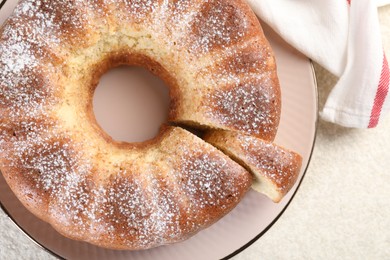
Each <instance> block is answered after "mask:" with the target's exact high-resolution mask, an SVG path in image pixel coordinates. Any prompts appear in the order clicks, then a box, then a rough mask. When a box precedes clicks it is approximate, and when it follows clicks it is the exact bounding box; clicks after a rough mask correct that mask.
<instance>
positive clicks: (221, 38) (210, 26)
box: [189, 0, 249, 53]
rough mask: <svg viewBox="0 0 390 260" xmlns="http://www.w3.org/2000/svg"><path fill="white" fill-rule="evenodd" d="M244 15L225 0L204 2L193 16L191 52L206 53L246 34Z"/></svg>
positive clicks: (222, 47) (247, 27)
mask: <svg viewBox="0 0 390 260" xmlns="http://www.w3.org/2000/svg"><path fill="white" fill-rule="evenodd" d="M248 30H249V24H248V23H247V19H246V16H245V15H244V14H243V13H241V12H240V10H238V9H236V8H234V7H233V5H231V3H229V1H225V0H215V1H213V3H212V4H211V3H208V2H207V1H206V2H204V6H203V9H202V10H201V11H200V12H199V13H198V15H197V16H196V17H195V18H194V20H193V23H192V33H191V34H190V39H191V41H192V42H191V43H190V48H189V51H190V52H191V53H207V52H209V51H210V50H212V49H214V48H216V47H218V49H224V48H225V47H228V46H229V45H231V44H233V43H237V42H238V41H239V40H240V39H241V38H242V37H243V36H245V35H246V34H248Z"/></svg>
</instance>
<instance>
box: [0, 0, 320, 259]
mask: <svg viewBox="0 0 390 260" xmlns="http://www.w3.org/2000/svg"><path fill="white" fill-rule="evenodd" d="M6 2H7V0H2V1H1V2H0V9H1V8H2V7H3V6H4V4H5V3H6ZM308 61H309V63H310V64H309V65H310V69H311V72H312V76H313V81H314V82H313V83H314V86H313V87H314V94H315V121H314V135H313V141H312V145H311V151H310V155H309V157H308V161H307V164H306V167H305V169H304V171H303V173H302V177H301V178H300V180H299V182H298V184H297V187H296V189H295V190H294V193H293V194H292V196H291V198H290V199H289V200H288V202H287V203H286V205H285V206H284V207H283V209H282V210H281V211H280V212H279V214H278V215H277V216H276V217H275V218H274V219H273V220H272V221H271V223H269V224H268V225H267V227H266V228H265V229H263V230H262V231H261V232H260V233H259V234H258V235H256V236H255V237H254V238H252V239H251V240H249V241H248V242H247V243H245V244H244V245H242V246H241V247H239V248H238V249H236V250H235V251H233V252H232V253H230V254H229V255H227V256H225V257H223V258H221V260H227V259H230V258H232V257H234V256H236V255H238V254H240V253H241V252H243V251H244V250H245V249H247V248H248V247H250V246H251V245H252V244H253V243H255V242H256V241H257V240H258V239H260V238H261V237H262V236H263V235H264V234H265V233H267V232H268V230H269V229H271V227H272V226H273V225H274V224H275V223H276V222H277V221H278V220H279V219H280V217H281V216H282V215H283V214H284V212H285V211H286V210H287V208H288V207H289V205H290V203H291V202H292V201H293V199H294V197H295V195H296V194H297V192H298V190H299V188H300V186H301V184H302V182H303V180H304V178H305V176H306V173H307V170H308V168H309V165H310V162H311V159H312V157H313V152H314V147H315V144H316V140H317V133H318V120H319V104H318V102H319V96H318V85H317V80H316V73H315V70H314V65H313V61H312V60H311V59H308ZM0 209H1V210H2V211H3V212H4V213H5V215H6V216H7V218H8V219H9V220H11V222H12V223H13V224H14V225H15V226H16V227H17V228H18V229H19V230H20V231H21V232H22V233H23V234H24V235H25V236H26V237H27V238H29V240H31V241H32V242H33V243H34V244H35V245H36V246H37V247H39V248H41V249H42V250H44V251H45V252H47V253H49V254H50V255H51V256H53V257H56V258H57V259H64V260H66V258H64V257H62V256H60V255H58V254H57V253H55V252H54V251H52V250H50V249H49V248H47V247H45V246H44V245H43V244H41V243H40V242H38V241H37V240H35V239H34V238H33V237H32V236H31V235H30V234H29V233H28V232H27V231H26V230H25V229H24V228H23V227H22V226H20V225H19V224H18V223H17V221H16V220H15V219H14V218H13V217H12V215H11V214H10V213H9V211H8V210H7V209H6V208H5V206H4V205H3V203H2V202H1V200H0Z"/></svg>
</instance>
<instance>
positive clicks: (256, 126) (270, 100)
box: [207, 73, 279, 135]
mask: <svg viewBox="0 0 390 260" xmlns="http://www.w3.org/2000/svg"><path fill="white" fill-rule="evenodd" d="M267 74H268V73H265V74H263V75H261V76H260V77H259V78H258V79H257V80H251V81H249V82H247V83H239V84H237V85H230V86H228V87H226V89H217V90H215V91H213V92H211V93H210V94H208V96H207V100H208V101H209V104H211V106H210V107H211V108H212V109H211V110H209V111H208V114H209V116H211V117H213V118H216V119H218V120H220V122H221V123H222V124H223V125H227V126H231V127H233V128H235V129H236V130H239V131H242V132H245V133H247V134H255V135H260V134H264V133H269V132H272V131H274V130H275V129H276V128H277V124H278V122H279V119H278V118H277V116H278V114H279V113H278V111H277V106H278V102H279V100H278V97H277V96H276V95H275V93H274V89H273V85H272V83H271V82H270V77H269V75H267Z"/></svg>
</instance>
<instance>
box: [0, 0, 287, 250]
mask: <svg viewBox="0 0 390 260" xmlns="http://www.w3.org/2000/svg"><path fill="white" fill-rule="evenodd" d="M259 60H261V62H259ZM241 62H242V63H241ZM121 64H126V65H137V66H144V67H146V68H147V69H149V70H150V71H152V72H153V73H155V74H156V75H158V76H159V77H161V78H163V79H164V80H165V81H166V83H167V84H168V85H169V86H170V96H171V108H170V115H169V121H170V122H176V123H177V122H179V123H181V122H185V123H187V124H192V125H196V126H198V127H201V128H219V129H227V130H231V131H235V132H241V133H245V134H253V135H254V136H260V137H262V138H265V139H267V140H272V139H273V137H274V135H275V133H276V130H277V125H278V122H279V114H280V90H279V85H278V82H277V77H276V72H275V64H274V61H273V55H272V51H271V50H270V47H269V44H268V43H267V41H266V39H265V38H264V35H262V31H261V27H260V24H259V22H258V20H257V18H256V16H255V15H254V14H253V12H252V11H251V10H250V8H249V7H248V5H247V4H246V3H245V2H244V1H243V0H235V1H233V0H226V1H225V0H224V1H222V0H211V1H210V0H209V1H203V0H202V1H201V0H196V1H184V0H182V1H168V2H167V1H162V0H161V1H152V0H142V1H138V0H137V1H124V0H123V1H122V0H121V1H114V0H107V1H100V0H89V1H76V0H70V1H54V0H53V1H33V0H22V1H21V2H20V3H19V4H18V5H17V7H16V9H15V11H14V14H13V15H12V16H11V18H10V19H9V20H8V21H7V22H6V23H5V25H4V27H3V28H2V29H1V31H0V115H1V116H2V117H1V118H0V169H1V171H2V172H3V175H4V177H5V179H6V181H7V182H8V184H9V185H10V187H11V189H12V190H13V191H14V192H15V194H16V195H17V197H18V198H19V199H20V200H21V201H22V203H23V204H24V205H25V206H26V207H27V208H28V209H29V210H30V211H31V212H33V213H34V214H35V215H37V216H38V217H40V218H42V219H43V220H45V221H47V222H49V223H50V224H51V225H53V227H54V228H55V229H57V230H58V231H59V232H60V233H62V234H64V235H65V236H67V237H69V238H72V239H77V240H83V241H87V242H90V243H93V244H96V245H100V246H104V247H109V248H116V249H130V250H135V249H146V248H150V247H154V246H158V245H162V244H169V243H173V242H177V241H181V240H183V239H186V238H188V237H189V236H191V235H193V234H195V233H196V232H198V231H199V230H201V229H203V228H206V227H207V226H209V225H211V224H212V223H214V222H215V221H217V220H218V219H220V218H221V217H222V216H224V215H225V214H227V213H228V212H229V211H230V210H231V209H232V208H233V207H235V205H237V203H238V202H239V201H240V199H241V198H242V197H243V196H244V194H245V193H246V191H247V190H248V188H249V187H250V185H251V182H252V178H251V176H250V174H249V173H248V172H247V171H246V170H245V169H244V168H242V167H241V166H240V165H238V164H237V163H235V162H234V161H233V160H231V159H230V158H229V157H227V156H226V155H225V154H223V153H222V152H220V151H219V150H217V149H216V148H214V147H212V146H211V145H209V144H207V143H205V142H204V141H202V140H201V139H199V138H198V137H196V136H194V135H193V134H191V133H189V132H187V131H185V130H182V129H180V128H178V127H169V126H163V127H162V129H161V131H160V134H159V135H158V136H157V137H156V138H154V139H152V140H150V141H148V142H144V143H137V144H134V143H133V144H128V143H120V142H116V141H114V140H112V138H111V137H109V136H108V135H107V134H106V133H104V131H102V130H101V129H100V127H99V126H98V125H97V122H96V120H95V118H94V116H93V113H92V96H93V91H94V89H95V87H96V85H97V83H98V78H99V77H100V76H101V75H102V74H103V73H104V72H106V71H107V70H108V69H110V68H112V67H113V66H118V65H121ZM218 64H220V65H218ZM240 64H244V65H240ZM232 96H234V97H232ZM250 96H251V98H249V97H250ZM259 101H260V102H259ZM267 104H269V105H267ZM242 108H243V109H242Z"/></svg>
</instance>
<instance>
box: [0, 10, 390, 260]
mask: <svg viewBox="0 0 390 260" xmlns="http://www.w3.org/2000/svg"><path fill="white" fill-rule="evenodd" d="M379 14H380V22H381V25H382V35H383V41H384V45H385V51H386V53H387V56H388V57H390V6H386V7H381V8H380V9H379ZM315 70H316V74H317V80H318V88H319V96H320V98H319V99H320V107H321V106H322V105H323V103H324V101H325V97H326V95H327V93H329V91H330V87H331V86H332V85H334V82H335V79H334V77H332V75H330V74H329V73H327V72H326V71H324V70H323V69H322V68H320V67H319V66H315ZM389 176H390V115H387V116H386V117H385V118H384V120H383V121H382V122H381V123H380V124H379V126H378V127H377V128H375V129H370V130H356V129H347V128H343V127H339V126H336V125H333V124H329V123H327V122H324V121H321V120H320V121H319V127H318V135H317V142H316V146H315V149H314V154H313V157H312V160H311V164H310V166H309V169H308V171H307V174H306V177H305V179H304V181H303V183H302V185H301V187H300V189H299V191H298V193H297V194H296V196H295V198H294V200H293V201H292V203H291V204H290V206H289V207H288V209H287V210H286V211H285V213H284V214H283V215H282V217H281V218H280V219H279V220H278V221H277V222H276V224H275V225H274V226H273V227H272V228H271V229H270V230H269V231H268V232H267V233H266V234H265V235H263V236H262V237H261V238H260V239H259V240H258V241H256V242H255V243H254V244H253V245H252V246H250V247H249V248H248V249H246V250H245V251H243V252H242V253H240V254H239V255H237V256H235V257H234V259H235V260H243V259H390V178H389ZM0 259H9V260H13V259H53V257H51V256H50V255H49V254H48V253H46V252H45V251H43V250H42V249H40V248H39V247H37V246H36V245H35V244H34V243H33V242H31V241H30V240H29V239H28V238H27V237H25V236H24V235H23V234H22V233H21V232H20V231H19V230H18V229H17V228H16V227H15V226H14V224H13V223H11V221H10V220H9V219H8V218H7V217H6V216H5V214H4V213H3V212H1V211H0Z"/></svg>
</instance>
